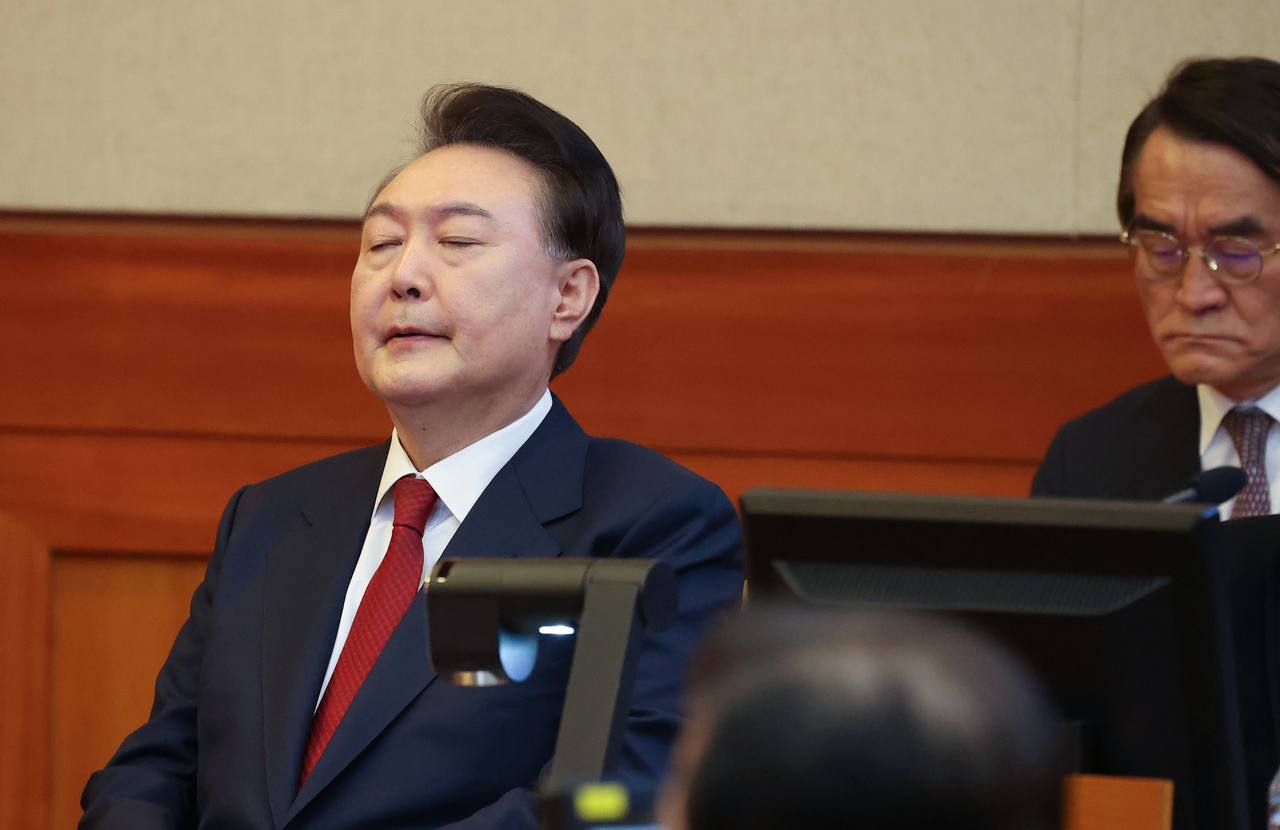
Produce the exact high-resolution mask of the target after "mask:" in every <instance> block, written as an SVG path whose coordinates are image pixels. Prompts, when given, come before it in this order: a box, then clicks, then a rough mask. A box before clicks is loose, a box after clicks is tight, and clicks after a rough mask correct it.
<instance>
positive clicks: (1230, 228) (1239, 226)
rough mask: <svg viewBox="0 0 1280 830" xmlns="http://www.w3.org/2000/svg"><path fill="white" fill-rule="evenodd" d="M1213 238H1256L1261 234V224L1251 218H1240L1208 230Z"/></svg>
mask: <svg viewBox="0 0 1280 830" xmlns="http://www.w3.org/2000/svg"><path fill="white" fill-rule="evenodd" d="M1209 233H1211V234H1213V235H1214V236H1257V235H1258V234H1260V233H1262V223H1261V222H1259V221H1258V220H1257V219H1255V218H1254V217H1252V216H1241V217H1240V218H1239V219H1232V220H1231V221H1230V222H1225V223H1223V224H1221V225H1216V226H1214V227H1212V228H1210V229H1209Z"/></svg>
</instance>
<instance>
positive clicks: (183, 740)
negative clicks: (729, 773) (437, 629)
mask: <svg viewBox="0 0 1280 830" xmlns="http://www.w3.org/2000/svg"><path fill="white" fill-rule="evenodd" d="M387 446H388V445H386V444H384V445H382V446H381V447H373V448H369V449H364V450H356V451H355V452H350V453H346V454H343V455H338V456H334V457H332V458H327V459H324V460H322V461H317V462H315V463H314V464H309V465H307V466H305V467H300V468H298V469H296V470H293V471H291V472H288V473H285V474H283V475H281V476H278V477H276V478H273V479H270V480H268V481H265V482H262V483H260V484H255V485H252V486H249V487H245V488H243V489H241V490H240V491H239V492H238V493H236V494H235V496H234V497H233V498H232V499H231V502H230V503H229V504H228V505H227V509H226V512H225V513H224V514H223V517H222V522H221V525H220V527H219V529H218V537H217V546H216V549H215V551H214V554H213V557H212V558H211V560H210V562H209V568H208V571H207V574H206V576H205V580H204V582H203V583H202V584H201V585H200V587H199V588H198V589H197V590H196V592H195V595H194V596H193V597H192V600H191V616H190V618H189V619H188V620H187V622H186V624H185V625H184V626H183V627H182V630H181V632H180V633H179V634H178V637H177V640H176V642H175V643H174V646H173V650H172V651H171V653H170V655H169V658H168V660H167V662H166V663H165V665H164V668H163V669H162V670H161V672H160V676H159V678H158V680H157V681H156V697H155V704H154V707H153V709H152V715H151V719H150V720H149V721H148V722H147V723H146V724H145V725H143V726H142V727H141V728H140V729H139V730H138V731H136V732H134V733H133V734H132V735H131V736H129V738H128V739H126V740H125V742H124V744H123V745H122V746H121V747H120V750H119V751H118V752H117V753H116V755H115V757H114V758H112V759H111V761H110V762H109V763H108V765H107V767H106V768H105V769H103V770H101V771H99V772H97V773H94V775H93V776H92V777H91V778H90V779H89V783H88V786H87V787H86V788H85V791H84V795H83V796H82V799H81V804H82V806H83V807H84V809H85V815H84V818H83V819H82V821H81V823H80V826H81V827H82V828H120V829H121V830H151V828H195V827H197V826H198V827H200V828H237V830H258V828H262V829H263V830H266V828H273V829H274V830H283V828H297V830H302V828H308V829H309V830H329V829H330V828H332V829H333V830H337V828H354V827H361V828H428V827H440V826H444V825H452V824H455V823H457V824H458V826H459V827H465V828H477V829H478V828H496V827H531V826H533V824H534V819H533V813H532V805H533V801H534V799H533V796H532V794H531V792H530V791H529V788H531V787H534V786H535V785H536V783H537V779H538V776H539V774H540V772H541V771H542V770H543V768H544V767H545V766H546V764H547V762H548V761H549V760H550V758H551V755H552V752H553V750H554V748H555V738H556V730H557V727H558V724H559V716H560V709H561V706H562V704H563V698H564V687H565V683H566V681H567V678H568V670H569V663H570V659H569V658H570V655H571V650H572V645H573V643H572V639H573V638H572V637H560V638H556V637H551V636H543V637H542V642H541V643H540V649H539V655H538V663H537V665H536V666H535V669H534V671H533V674H532V675H531V676H530V677H529V679H528V680H526V681H524V682H522V683H512V684H509V685H504V686H494V687H484V688H459V687H454V686H451V685H450V684H449V683H448V682H447V680H443V679H441V678H438V677H436V675H435V672H434V671H433V669H432V667H431V663H430V660H429V657H428V631H427V615H426V602H425V599H424V598H423V596H422V595H421V594H420V595H419V596H418V598H417V599H416V600H415V601H414V603H413V605H412V606H411V607H410V609H409V611H408V612H407V613H406V614H405V616H404V619H403V620H402V621H401V622H400V624H399V626H398V627H397V628H396V630H395V632H394V633H393V634H392V636H391V639H390V640H389V641H388V643H387V645H386V647H385V649H384V650H383V652H382V654H381V655H380V656H379V658H378V660H377V662H376V663H375V664H374V666H373V668H372V669H371V670H370V672H369V675H368V677H367V678H366V679H365V682H364V684H363V685H362V686H361V688H360V690H359V692H358V693H357V695H356V697H355V699H354V700H353V701H352V703H351V708H350V709H349V710H348V711H347V714H346V716H345V717H344V718H343V720H342V722H341V724H340V725H339V726H338V729H337V731H336V732H335V734H334V736H333V738H332V740H331V741H330V743H329V745H328V747H327V748H326V750H325V752H324V755H323V756H321V758H320V760H319V762H318V763H317V764H316V767H315V769H314V771H313V772H312V773H311V775H310V777H309V778H308V779H307V781H306V784H305V785H304V786H303V787H302V789H301V791H299V790H298V788H297V783H298V776H299V771H300V768H301V763H302V754H303V747H304V744H305V742H306V739H307V731H308V727H309V724H310V720H311V715H312V711H313V710H314V707H315V704H316V700H317V697H318V695H319V690H320V683H321V680H322V678H323V676H324V671H325V667H326V665H327V663H328V660H329V655H330V653H331V651H332V649H333V642H334V637H335V634H336V631H337V627H338V618H339V616H340V614H341V611H342V604H343V598H344V596H345V594H346V590H347V583H348V582H349V581H350V577H351V574H352V571H353V570H354V568H355V564H356V559H357V558H358V557H359V554H360V549H361V546H362V544H363V540H364V536H365V532H366V530H367V528H368V525H369V519H370V514H371V513H372V510H373V501H374V497H375V495H376V490H377V486H378V482H379V479H380V477H381V474H382V468H383V464H384V461H385V459H386V454H387ZM444 555H445V556H534V557H551V556H594V557H640V558H655V559H659V560H661V561H664V562H666V563H668V564H669V565H671V566H672V568H674V569H675V571H676V574H677V576H678V578H679V584H680V615H679V618H678V620H677V622H676V623H675V624H674V625H673V626H672V627H671V628H670V629H668V630H667V631H664V632H662V633H660V634H648V635H647V639H646V642H645V645H644V648H643V650H642V653H641V657H640V665H639V670H638V673H637V674H638V679H637V681H636V686H635V692H634V696H633V700H632V704H631V709H630V712H629V717H628V722H627V733H626V737H625V741H624V746H623V754H622V759H621V761H620V766H619V777H620V778H621V779H622V780H624V781H626V782H627V783H628V784H630V785H631V786H632V787H634V788H636V789H637V790H639V791H641V792H646V791H652V789H653V788H654V787H655V785H656V783H657V781H658V780H659V779H660V777H661V775H662V774H663V772H664V771H665V768H666V763H667V755H668V752H669V749H670V744H671V740H672V737H673V735H674V733H675V731H676V727H677V724H678V718H677V715H676V709H677V700H678V695H679V684H680V679H681V673H682V671H683V667H684V664H685V661H686V658H687V657H688V655H689V653H690V651H691V649H692V648H693V646H694V645H695V643H696V641H697V639H698V637H699V634H700V632H701V631H702V629H703V628H704V627H705V626H706V624H707V623H708V622H709V621H710V620H711V619H712V618H714V617H715V616H716V615H718V614H720V613H722V612H724V611H725V610H726V609H730V608H733V607H735V606H736V605H737V604H738V603H739V602H740V600H741V595H742V559H741V552H740V530H739V526H738V520H737V515H736V513H735V511H734V509H733V506H732V504H731V503H730V502H729V500H728V499H727V498H726V497H725V495H724V493H723V492H722V491H721V490H720V489H719V488H718V487H716V486H715V485H714V484H711V483H710V482H708V481H706V480H704V479H702V478H700V477H698V476H696V475H694V474H693V473H691V472H689V471H688V470H685V469H684V468H682V467H680V466H678V465H677V464H675V463H674V462H672V461H669V460H668V459H666V458H663V457H662V456H660V455H658V454H657V453H654V452H651V451H649V450H646V449H644V448H642V447H638V446H635V445H634V444H628V443H626V442H623V441H615V440H607V439H597V438H592V437H590V436H588V435H586V433H584V432H583V431H582V430H581V429H580V428H579V427H578V425H577V423H575V422H574V420H573V419H572V418H571V417H570V416H569V413H568V412H567V411H566V410H565V408H564V406H563V405H562V404H561V403H560V402H559V400H556V401H555V403H554V405H553V407H552V409H551V411H550V413H549V414H548V415H547V417H546V419H545V420H544V421H543V423H542V424H541V425H540V426H539V427H538V429H537V431H536V432H535V433H534V434H533V436H532V437H531V438H530V439H529V441H528V442H527V443H526V444H525V445H524V446H523V447H522V448H521V449H520V450H519V451H518V452H517V453H516V455H515V456H514V457H513V458H512V459H511V461H510V462H509V463H508V464H507V465H506V466H505V467H503V468H502V470H501V471H500V472H499V473H498V475H497V476H496V477H495V478H494V479H493V481H492V482H491V483H490V485H489V487H488V488H487V489H486V490H485V491H484V493H483V494H482V495H481V497H480V499H479V500H478V501H477V502H476V504H475V506H474V507H473V508H472V510H471V512H470V513H469V514H468V516H467V518H466V520H465V521H464V522H463V523H462V525H461V526H460V527H459V528H458V530H457V533H456V535H455V536H454V537H453V540H452V541H451V542H450V543H449V545H448V547H447V548H446V550H445V552H444Z"/></svg>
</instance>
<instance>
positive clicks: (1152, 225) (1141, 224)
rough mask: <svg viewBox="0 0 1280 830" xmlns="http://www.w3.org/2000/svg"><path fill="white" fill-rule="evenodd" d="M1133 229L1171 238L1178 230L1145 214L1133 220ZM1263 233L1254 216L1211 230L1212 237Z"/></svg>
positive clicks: (1214, 227) (1233, 220)
mask: <svg viewBox="0 0 1280 830" xmlns="http://www.w3.org/2000/svg"><path fill="white" fill-rule="evenodd" d="M1133 227H1134V228H1135V229H1139V230H1144V231H1161V232H1163V233H1167V234H1169V235H1170V236H1177V229H1176V228H1174V226H1173V225H1170V224H1168V223H1166V222H1157V221H1156V220H1154V219H1152V218H1151V217H1150V216H1147V215H1146V214H1144V213H1139V214H1138V215H1137V216H1135V217H1134V218H1133ZM1262 232H1263V230H1262V223H1261V222H1259V221H1258V220H1257V219H1256V218H1255V217H1253V216H1241V217H1239V218H1237V219H1232V220H1231V221H1230V222H1223V223H1222V224H1220V225H1214V226H1213V227H1212V228H1209V235H1210V236H1257V235H1259V234H1261V233H1262Z"/></svg>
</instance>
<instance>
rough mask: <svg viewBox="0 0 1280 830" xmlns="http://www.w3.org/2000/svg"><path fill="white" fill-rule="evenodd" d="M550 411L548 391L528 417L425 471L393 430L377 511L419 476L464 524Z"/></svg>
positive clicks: (375, 502)
mask: <svg viewBox="0 0 1280 830" xmlns="http://www.w3.org/2000/svg"><path fill="white" fill-rule="evenodd" d="M550 411H551V392H550V390H547V391H545V392H543V393H542V397H541V398H539V399H538V402H537V403H535V404H534V405H533V408H532V409H530V410H529V411H528V412H526V413H525V414H524V415H521V416H520V417H519V418H517V419H516V420H514V421H512V422H511V423H509V424H507V425H506V426H505V427H503V428H502V429H500V430H498V431H497V432H491V433H489V434H488V435H486V436H485V437H483V438H481V439H480V440H479V441H476V442H475V443H474V444H471V445H470V446H467V447H463V448H462V449H460V450H458V451H457V452H455V453H454V454H453V455H451V456H448V457H447V458H442V459H441V460H439V461H437V462H436V463H435V464H432V465H431V466H430V467H428V468H427V469H425V470H421V471H419V470H418V469H417V468H416V467H414V466H413V462H412V461H410V460H409V454H408V453H406V452H405V451H404V447H402V446H401V445H400V436H399V435H398V434H397V433H396V431H395V430H394V429H392V430H391V449H390V451H389V452H388V453H387V463H386V464H385V465H383V468H382V481H381V482H380V483H379V484H378V498H377V499H376V500H375V501H374V510H375V511H376V510H377V509H378V508H379V507H380V506H381V505H382V503H383V500H384V499H386V498H387V497H388V495H387V494H388V492H389V491H390V490H391V487H392V485H394V484H395V483H396V482H397V481H399V480H400V479H401V478H402V477H403V476H411V475H419V476H421V477H422V478H425V479H426V480H427V483H428V484H430V485H431V487H432V489H433V490H435V491H436V495H438V496H439V497H440V503H441V504H442V505H444V506H445V508H447V509H448V511H449V512H450V513H452V514H453V515H454V516H456V517H457V519H458V521H460V522H461V521H462V520H463V519H465V518H467V514H468V513H470V512H471V508H472V507H473V506H474V505H475V503H476V500H477V499H479V498H480V494H481V493H483V492H484V491H485V488H486V487H488V486H489V482H491V481H493V477H494V476H496V475H497V474H498V471H499V470H501V469H502V468H503V467H504V466H506V463H507V462H508V461H510V460H511V457H512V456H514V455H515V454H516V452H517V451H518V450H519V449H520V448H521V447H523V446H524V444H525V442H526V441H528V440H529V437H530V436H531V435H533V433H534V431H535V430H537V428H538V427H539V425H541V424H542V421H543V419H544V418H546V417H547V413H548V412H550Z"/></svg>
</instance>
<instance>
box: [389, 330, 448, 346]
mask: <svg viewBox="0 0 1280 830" xmlns="http://www.w3.org/2000/svg"><path fill="white" fill-rule="evenodd" d="M441 336H442V335H439V334H436V333H435V332H433V331H431V330H429V329H423V328H416V327H414V326H396V327H395V328H392V329H391V330H390V331H388V332H387V342H388V343H391V342H394V341H397V340H400V341H413V340H427V339H433V338H437V337H441Z"/></svg>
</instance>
